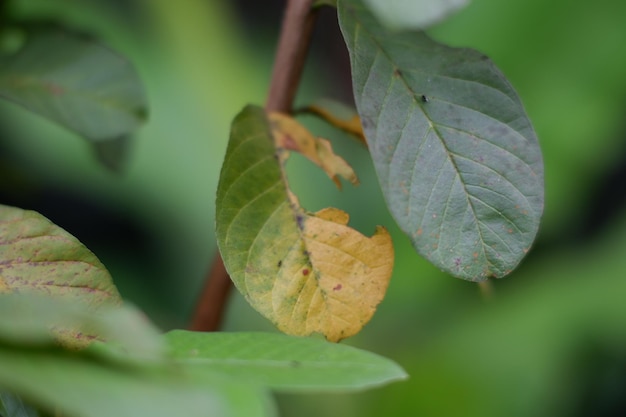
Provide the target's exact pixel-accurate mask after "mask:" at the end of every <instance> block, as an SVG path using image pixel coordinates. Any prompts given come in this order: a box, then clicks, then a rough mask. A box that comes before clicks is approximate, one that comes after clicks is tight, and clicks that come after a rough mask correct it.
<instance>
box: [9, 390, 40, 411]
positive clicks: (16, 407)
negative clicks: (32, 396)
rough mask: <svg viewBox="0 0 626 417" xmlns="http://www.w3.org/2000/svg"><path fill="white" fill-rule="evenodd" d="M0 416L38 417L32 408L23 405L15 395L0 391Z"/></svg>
mask: <svg viewBox="0 0 626 417" xmlns="http://www.w3.org/2000/svg"><path fill="white" fill-rule="evenodd" d="M0 416H2V417H38V416H39V413H37V410H35V409H34V408H33V407H31V406H30V405H28V404H25V403H24V401H22V399H21V398H20V397H18V396H17V395H14V394H11V393H10V392H7V391H2V390H0Z"/></svg>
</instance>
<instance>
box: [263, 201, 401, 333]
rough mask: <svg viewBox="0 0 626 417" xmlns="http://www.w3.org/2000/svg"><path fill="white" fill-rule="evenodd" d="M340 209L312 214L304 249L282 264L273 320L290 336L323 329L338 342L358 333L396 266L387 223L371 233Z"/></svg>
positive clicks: (304, 222)
mask: <svg viewBox="0 0 626 417" xmlns="http://www.w3.org/2000/svg"><path fill="white" fill-rule="evenodd" d="M347 223H348V214H347V213H345V212H344V211H341V210H339V209H336V208H327V209H323V210H321V211H319V212H317V213H315V214H307V215H305V216H304V218H303V220H302V229H301V230H302V231H301V236H300V239H299V241H298V245H297V246H298V247H299V248H300V250H295V251H292V253H291V256H290V257H289V258H288V259H286V260H285V261H283V262H282V265H283V267H282V268H280V270H279V271H278V274H279V276H278V277H277V280H276V285H275V286H274V289H273V294H272V300H273V301H276V300H278V303H276V304H274V305H273V309H274V311H273V314H272V316H273V321H274V322H275V323H276V325H277V327H278V328H279V329H280V330H281V331H283V332H285V333H289V334H295V335H309V334H312V333H321V334H323V335H324V336H325V337H326V339H328V340H330V341H333V342H336V341H339V340H341V339H344V338H346V337H350V336H352V335H354V334H356V333H358V332H359V331H360V330H361V328H362V327H363V326H364V325H365V323H367V322H368V321H369V320H370V318H371V317H372V316H373V314H374V312H375V311H376V307H377V306H378V304H379V303H380V302H381V301H382V299H383V297H384V295H385V292H386V291H387V286H388V284H389V280H390V278H391V272H392V269H393V260H394V253H393V244H392V241H391V236H390V235H389V233H388V232H387V230H386V229H385V228H384V227H381V226H378V227H377V229H376V233H374V235H373V236H372V237H367V236H364V235H362V234H361V233H359V232H357V231H356V230H354V229H352V228H350V227H348V226H347Z"/></svg>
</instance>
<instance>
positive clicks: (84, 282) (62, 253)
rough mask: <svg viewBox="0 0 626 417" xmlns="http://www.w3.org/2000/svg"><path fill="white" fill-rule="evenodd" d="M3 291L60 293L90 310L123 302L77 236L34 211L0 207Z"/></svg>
mask: <svg viewBox="0 0 626 417" xmlns="http://www.w3.org/2000/svg"><path fill="white" fill-rule="evenodd" d="M7 293H20V294H31V295H40V296H46V297H48V296H53V297H60V298H65V299H66V300H68V301H69V303H80V304H82V305H85V306H89V308H91V309H97V308H100V307H102V306H117V305H119V304H120V303H121V298H120V295H119V293H118V292H117V289H116V288H115V285H114V284H113V281H112V279H111V276H110V275H109V273H108V271H107V270H106V268H105V267H104V266H103V265H102V263H100V261H99V260H98V258H97V257H96V256H95V255H94V254H93V253H92V252H90V251H89V250H88V249H87V248H86V247H85V246H83V245H82V244H81V243H80V242H79V241H78V240H77V239H76V238H75V237H73V236H72V235H70V234H69V233H67V232H66V231H65V230H63V229H61V228H60V227H58V226H55V225H54V224H52V223H51V222H50V221H49V220H48V219H46V218H45V217H43V216H42V215H40V214H38V213H35V212H32V211H26V210H21V209H19V208H15V207H8V206H3V205H0V294H7ZM92 336H93V335H88V334H81V335H79V334H78V333H75V334H73V335H71V334H68V335H66V336H61V339H64V340H65V341H66V342H68V343H74V342H79V340H82V341H83V342H86V341H88V340H90V339H92V338H93V337H92Z"/></svg>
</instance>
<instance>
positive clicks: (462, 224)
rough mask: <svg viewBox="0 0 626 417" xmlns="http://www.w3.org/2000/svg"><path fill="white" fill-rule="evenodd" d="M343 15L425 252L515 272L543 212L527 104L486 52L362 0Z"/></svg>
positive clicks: (387, 189)
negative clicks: (387, 22) (396, 29)
mask: <svg viewBox="0 0 626 417" xmlns="http://www.w3.org/2000/svg"><path fill="white" fill-rule="evenodd" d="M339 19H340V24H341V29H342V32H343V36H344V38H345V40H346V43H347V45H348V49H349V52H350V60H351V65H352V74H353V83H354V94H355V100H356V104H357V110H358V112H359V114H360V116H361V121H362V124H363V128H364V131H365V136H366V138H367V142H368V144H369V149H370V152H371V154H372V158H373V160H374V165H375V168H376V172H377V174H378V177H379V180H380V184H381V187H382V189H383V192H384V195H385V198H386V201H387V205H388V206H389V209H390V211H391V212H392V214H393V216H394V217H395V219H396V221H397V222H398V224H399V225H400V227H401V229H402V230H403V231H404V232H405V233H406V234H407V235H408V236H409V237H410V238H411V241H412V243H413V245H414V246H415V248H416V249H417V251H418V252H419V253H420V254H422V255H423V256H425V257H426V258H427V259H428V260H430V261H431V262H432V263H434V264H435V265H437V266H438V267H439V268H441V269H443V270H444V271H446V272H448V273H450V274H453V275H455V276H457V277H461V278H464V279H468V280H472V281H481V280H484V279H487V278H488V277H492V276H493V277H502V276H504V275H506V274H507V273H509V272H510V271H511V270H512V269H513V268H514V267H515V266H516V265H517V264H518V263H519V262H520V260H521V259H522V257H523V256H524V254H525V253H526V252H527V251H528V250H529V248H530V246H531V244H532V242H533V240H534V238H535V235H536V233H537V229H538V226H539V220H540V217H541V213H542V211H543V162H542V157H541V151H540V149H539V144H538V141H537V138H536V136H535V133H534V131H533V128H532V126H531V124H530V121H529V120H528V117H527V116H526V113H525V112H524V109H523V106H522V104H521V102H520V100H519V98H518V96H517V94H516V93H515V91H514V90H513V88H512V87H511V85H510V84H509V82H508V81H507V80H506V79H505V78H504V76H503V75H502V73H501V72H500V71H499V70H498V69H497V68H496V67H495V65H494V64H493V63H492V62H491V61H490V60H489V59H488V58H487V57H485V56H484V55H482V54H480V53H478V52H476V51H474V50H471V49H458V48H450V47H447V46H444V45H441V44H438V43H437V42H435V41H433V40H431V39H430V38H428V37H427V36H426V35H425V34H424V33H422V32H407V33H393V34H391V33H389V32H388V31H387V30H386V29H384V28H383V27H381V26H380V25H379V24H378V23H377V22H376V20H375V19H374V17H373V16H372V15H371V14H370V13H369V12H368V11H367V10H366V8H365V7H364V6H363V5H362V4H359V2H357V1H356V0H355V1H351V2H342V3H340V7H339Z"/></svg>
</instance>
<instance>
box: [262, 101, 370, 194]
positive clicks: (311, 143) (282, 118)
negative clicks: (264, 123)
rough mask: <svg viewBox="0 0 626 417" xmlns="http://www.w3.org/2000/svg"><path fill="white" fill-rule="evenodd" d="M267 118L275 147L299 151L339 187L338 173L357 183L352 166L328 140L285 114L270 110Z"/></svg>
mask: <svg viewBox="0 0 626 417" xmlns="http://www.w3.org/2000/svg"><path fill="white" fill-rule="evenodd" d="M269 120H270V124H271V126H272V134H273V136H274V143H275V145H276V147H277V148H279V149H284V150H286V151H297V152H299V153H301V154H302V155H304V156H305V157H307V158H308V159H309V160H310V161H311V162H313V163H315V164H316V165H318V166H319V167H320V168H322V169H323V170H324V172H326V174H328V176H329V177H330V178H331V179H332V180H333V182H334V183H335V184H336V185H337V187H338V188H339V189H341V182H339V178H337V176H338V175H339V176H341V177H343V178H345V179H346V180H348V181H350V182H351V183H352V184H354V185H357V184H358V183H359V179H358V178H357V176H356V174H355V173H354V170H353V169H352V167H351V166H350V165H349V164H348V163H347V162H346V161H345V160H344V159H343V158H341V157H340V156H337V155H336V154H335V153H334V152H333V148H332V146H331V144H330V142H329V141H327V140H326V139H322V138H318V137H315V136H314V135H313V134H312V133H311V132H310V131H309V130H308V129H307V128H305V127H304V126H302V125H301V124H300V123H298V121H296V120H295V119H294V118H292V117H290V116H288V115H286V114H283V113H278V112H272V113H270V114H269Z"/></svg>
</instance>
